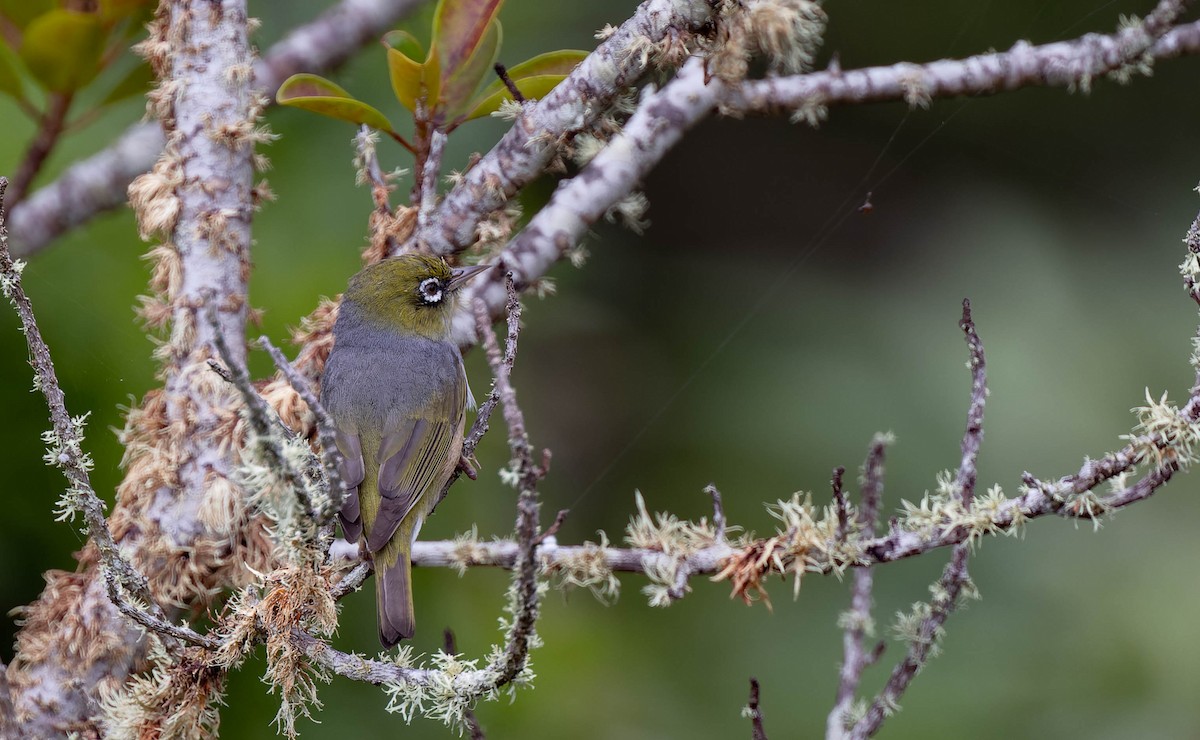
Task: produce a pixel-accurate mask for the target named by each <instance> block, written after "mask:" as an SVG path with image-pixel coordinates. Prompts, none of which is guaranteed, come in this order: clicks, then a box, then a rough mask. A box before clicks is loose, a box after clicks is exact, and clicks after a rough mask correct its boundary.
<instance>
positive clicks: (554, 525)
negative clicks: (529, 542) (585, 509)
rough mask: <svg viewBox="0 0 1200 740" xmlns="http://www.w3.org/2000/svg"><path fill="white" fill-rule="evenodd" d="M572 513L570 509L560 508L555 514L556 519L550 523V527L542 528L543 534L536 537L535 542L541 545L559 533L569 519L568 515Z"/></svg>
mask: <svg viewBox="0 0 1200 740" xmlns="http://www.w3.org/2000/svg"><path fill="white" fill-rule="evenodd" d="M570 513H571V510H570V509H559V510H558V513H557V514H555V515H554V521H553V522H551V523H550V526H549V527H546V528H545V529H544V530H542V533H541V534H539V535H538V536H537V537H535V538H534V543H535V544H537V545H538V546H539V547H540V546H541V545H543V544H545V542H546V540H548V539H550V538H551V537H554V536H555V535H557V534H558V529H559V527H561V526H562V525H563V522H565V521H566V520H567V515H568V514H570Z"/></svg>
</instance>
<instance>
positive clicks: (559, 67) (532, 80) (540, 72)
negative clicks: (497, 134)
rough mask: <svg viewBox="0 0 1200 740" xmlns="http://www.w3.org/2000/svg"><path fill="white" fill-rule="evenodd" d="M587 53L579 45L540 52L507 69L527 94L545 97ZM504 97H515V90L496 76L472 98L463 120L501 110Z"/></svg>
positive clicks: (519, 88)
mask: <svg viewBox="0 0 1200 740" xmlns="http://www.w3.org/2000/svg"><path fill="white" fill-rule="evenodd" d="M587 55H588V53H587V52H586V51H579V50H576V49H562V50H560V51H550V52H546V53H545V54H539V55H538V56H536V57H534V58H532V59H529V60H526V61H524V62H521V63H520V64H518V65H516V66H515V67H513V68H512V69H510V70H508V78H509V79H510V80H512V81H513V82H514V83H516V86H517V89H518V90H520V91H521V95H522V96H524V97H525V98H539V99H540V98H544V97H546V95H547V94H548V93H549V92H550V91H551V90H553V89H554V87H555V85H557V84H558V83H560V82H562V81H563V79H564V78H565V77H566V76H567V75H569V74H570V73H571V70H573V69H575V67H576V66H577V65H578V64H579V63H580V62H582V61H583V60H584V57H586V56H587ZM505 100H512V94H511V93H510V92H509V91H508V88H507V87H506V86H505V84H504V81H503V80H495V81H494V82H492V83H491V84H490V85H488V86H487V87H485V88H484V89H483V92H481V93H480V94H479V95H478V96H477V97H476V98H475V99H474V100H473V101H471V105H472V107H471V109H470V110H471V112H470V113H469V114H468V115H467V117H466V118H465V119H464V120H467V121H471V120H474V119H476V118H482V117H483V116H486V115H490V114H492V113H494V112H495V111H497V110H499V109H500V104H501V103H502V102H504V101H505Z"/></svg>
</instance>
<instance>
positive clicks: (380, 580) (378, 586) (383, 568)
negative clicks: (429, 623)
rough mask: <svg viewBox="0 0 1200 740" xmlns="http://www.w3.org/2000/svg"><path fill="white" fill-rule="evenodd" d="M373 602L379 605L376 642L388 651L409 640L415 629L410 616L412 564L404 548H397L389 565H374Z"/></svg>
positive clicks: (415, 625) (413, 620) (413, 616)
mask: <svg viewBox="0 0 1200 740" xmlns="http://www.w3.org/2000/svg"><path fill="white" fill-rule="evenodd" d="M375 599H376V602H377V603H378V605H379V641H380V642H382V643H383V646H384V647H385V648H388V649H390V648H392V647H394V646H395V645H396V643H398V642H400V641H401V640H407V639H408V638H410V637H412V636H413V633H414V632H416V629H417V620H416V616H415V614H414V613H413V597H412V561H411V559H410V558H409V555H408V548H400V553H399V557H397V558H396V561H395V562H394V563H392V564H391V565H384V564H383V563H381V562H380V560H379V559H376V561H375Z"/></svg>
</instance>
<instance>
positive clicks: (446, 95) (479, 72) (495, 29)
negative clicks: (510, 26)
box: [438, 20, 504, 128]
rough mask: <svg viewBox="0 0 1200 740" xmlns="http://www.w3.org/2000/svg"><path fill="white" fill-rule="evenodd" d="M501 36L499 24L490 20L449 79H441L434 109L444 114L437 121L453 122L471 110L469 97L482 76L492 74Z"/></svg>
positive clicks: (501, 31)
mask: <svg viewBox="0 0 1200 740" xmlns="http://www.w3.org/2000/svg"><path fill="white" fill-rule="evenodd" d="M503 36H504V32H503V30H502V29H501V28H500V21H498V20H493V21H492V22H491V23H489V24H488V29H487V33H485V34H484V36H483V38H482V39H481V40H480V42H479V45H478V46H476V47H475V51H474V53H472V54H471V56H470V58H468V59H467V61H466V62H464V63H463V64H462V65H461V66H460V67H459V68H458V69H457V70H456V71H455V72H454V73H453V74H451V75H450V76H449V77H443V81H442V87H441V91H440V92H439V94H438V108H442V109H444V110H445V113H444V115H442V116H439V118H440V120H443V121H454V120H455V119H458V118H460V117H461V116H462V115H463V114H464V113H466V112H467V111H469V110H471V97H472V96H473V95H474V94H475V91H476V90H478V89H479V83H480V82H482V81H483V78H484V76H485V75H487V74H489V73H491V72H492V67H493V65H495V63H496V57H497V56H499V55H500V41H501V39H502V38H503ZM451 128H453V126H451Z"/></svg>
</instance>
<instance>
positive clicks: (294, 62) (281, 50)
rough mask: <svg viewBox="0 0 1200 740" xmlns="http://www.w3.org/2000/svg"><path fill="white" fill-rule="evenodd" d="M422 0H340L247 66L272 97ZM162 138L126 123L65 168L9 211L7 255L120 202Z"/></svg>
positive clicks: (149, 126)
mask: <svg viewBox="0 0 1200 740" xmlns="http://www.w3.org/2000/svg"><path fill="white" fill-rule="evenodd" d="M425 2H427V0H342V2H339V3H338V4H337V5H334V6H333V7H331V8H329V9H328V10H326V11H325V12H324V13H322V14H321V15H320V16H318V17H317V18H316V19H314V20H313V21H312V22H311V23H308V24H305V25H303V26H300V27H298V28H296V29H294V30H293V31H291V32H290V33H289V34H288V35H287V36H285V37H284V38H283V39H282V40H280V41H279V42H278V43H277V44H275V45H274V46H272V47H271V48H270V49H268V50H267V53H266V54H265V55H264V56H263V58H262V59H260V60H259V61H258V62H257V63H256V64H255V66H254V78H255V84H256V85H257V86H258V88H259V89H260V90H262V91H263V93H264V94H265V95H266V97H268V98H269V99H271V100H274V99H275V91H276V90H277V89H278V88H279V84H280V83H281V82H283V81H284V80H286V79H287V78H288V77H289V76H291V75H293V74H295V73H297V72H318V73H319V72H326V71H329V70H332V69H336V68H337V67H339V66H341V65H342V64H344V63H345V62H346V60H348V59H349V58H350V57H351V55H353V54H354V53H355V52H356V51H358V50H359V49H360V48H362V47H363V46H364V45H365V44H367V43H368V42H370V41H373V40H375V39H376V38H378V36H379V35H380V34H381V33H383V32H384V31H386V30H388V28H390V27H391V26H393V25H394V24H395V23H396V22H397V21H399V20H400V19H402V18H404V17H405V16H407V15H408V14H410V13H412V12H413V10H415V9H416V8H417V7H419V6H420V5H422V4H424V3H425ZM165 143H166V138H165V137H164V136H163V132H162V129H161V128H160V127H159V126H158V125H156V124H154V123H138V124H134V125H133V126H130V127H129V128H128V129H126V130H125V132H124V133H122V134H121V135H120V136H119V137H118V138H117V140H116V141H115V142H114V143H113V144H112V145H110V146H108V147H107V148H105V149H103V150H101V151H99V152H97V153H96V154H93V155H92V156H90V157H87V158H86V159H83V160H80V161H78V162H76V163H75V164H73V165H71V166H70V167H68V168H67V169H66V170H65V171H64V172H63V173H62V174H60V175H59V176H58V178H57V179H56V180H55V181H54V182H52V183H50V184H49V185H46V186H45V187H42V188H41V189H39V190H37V191H35V192H34V193H32V194H31V195H30V196H29V198H27V199H26V200H25V201H24V202H23V203H21V205H20V207H19V208H15V209H13V213H12V219H11V225H10V228H11V231H12V239H13V253H14V254H15V255H16V256H18V257H26V256H28V255H31V254H33V253H35V252H38V251H40V250H42V249H44V248H45V247H47V246H49V245H50V243H51V242H53V241H54V239H56V238H58V237H59V236H61V235H63V234H65V233H66V232H68V231H70V230H71V229H74V228H77V227H79V226H82V225H83V224H85V223H87V222H88V221H90V220H91V219H93V218H95V217H96V216H97V215H99V214H101V213H104V212H106V211H111V210H113V209H116V208H120V207H122V206H124V205H125V190H126V188H128V187H129V184H130V183H131V182H133V180H134V178H136V177H137V176H138V175H141V174H143V173H145V172H147V171H148V170H149V169H150V168H151V166H153V164H154V162H155V160H156V159H158V156H159V153H160V152H161V151H162V148H163V146H164V145H165Z"/></svg>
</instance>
